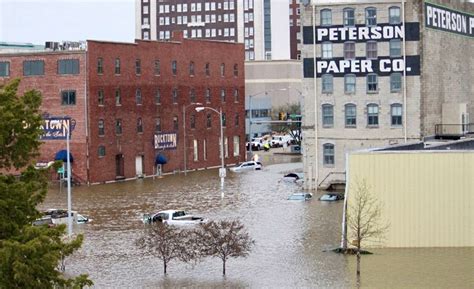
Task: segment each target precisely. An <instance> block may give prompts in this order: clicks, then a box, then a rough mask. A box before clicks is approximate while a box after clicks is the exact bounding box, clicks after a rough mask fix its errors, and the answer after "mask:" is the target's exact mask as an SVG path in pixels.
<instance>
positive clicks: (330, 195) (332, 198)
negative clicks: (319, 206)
mask: <svg viewBox="0 0 474 289" xmlns="http://www.w3.org/2000/svg"><path fill="white" fill-rule="evenodd" d="M343 199H344V195H342V194H336V193H328V194H324V195H322V196H321V197H320V198H319V200H320V201H327V202H334V201H340V200H343Z"/></svg>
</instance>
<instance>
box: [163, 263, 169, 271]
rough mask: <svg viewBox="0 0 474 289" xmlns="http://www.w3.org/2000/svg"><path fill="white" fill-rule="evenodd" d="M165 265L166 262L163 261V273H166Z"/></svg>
mask: <svg viewBox="0 0 474 289" xmlns="http://www.w3.org/2000/svg"><path fill="white" fill-rule="evenodd" d="M167 265H168V264H167V263H166V261H163V273H165V274H166V267H167Z"/></svg>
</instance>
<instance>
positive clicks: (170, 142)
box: [153, 132, 178, 150]
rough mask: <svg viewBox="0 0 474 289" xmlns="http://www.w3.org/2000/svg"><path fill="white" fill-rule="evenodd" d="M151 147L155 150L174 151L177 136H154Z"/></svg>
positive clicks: (174, 134) (162, 134) (172, 134)
mask: <svg viewBox="0 0 474 289" xmlns="http://www.w3.org/2000/svg"><path fill="white" fill-rule="evenodd" d="M153 145H154V147H155V149H156V150H160V149H176V147H177V146H178V135H177V134H176V133H175V132H168V133H158V134H155V136H154V139H153Z"/></svg>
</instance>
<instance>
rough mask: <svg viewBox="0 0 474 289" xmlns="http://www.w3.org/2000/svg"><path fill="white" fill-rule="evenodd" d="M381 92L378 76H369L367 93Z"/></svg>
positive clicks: (373, 74) (372, 74) (370, 74)
mask: <svg viewBox="0 0 474 289" xmlns="http://www.w3.org/2000/svg"><path fill="white" fill-rule="evenodd" d="M378 90H379V84H378V79H377V74H375V73H369V74H367V92H377V91H378Z"/></svg>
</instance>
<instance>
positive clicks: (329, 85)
mask: <svg viewBox="0 0 474 289" xmlns="http://www.w3.org/2000/svg"><path fill="white" fill-rule="evenodd" d="M321 82H322V85H321V91H322V92H323V93H332V91H333V77H332V75H331V74H323V76H322V78H321Z"/></svg>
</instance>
